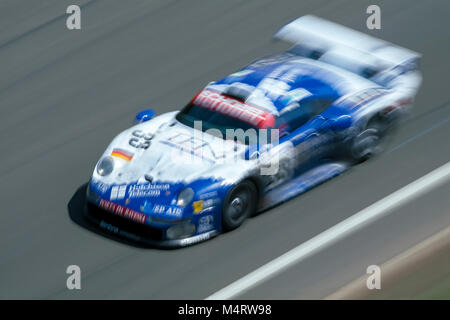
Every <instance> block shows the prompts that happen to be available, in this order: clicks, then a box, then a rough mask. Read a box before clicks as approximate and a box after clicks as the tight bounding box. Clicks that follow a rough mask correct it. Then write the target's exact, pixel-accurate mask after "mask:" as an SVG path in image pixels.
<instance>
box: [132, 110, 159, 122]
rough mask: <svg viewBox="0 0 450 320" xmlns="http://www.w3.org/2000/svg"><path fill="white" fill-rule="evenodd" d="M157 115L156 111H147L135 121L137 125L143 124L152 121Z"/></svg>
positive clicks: (139, 114)
mask: <svg viewBox="0 0 450 320" xmlns="http://www.w3.org/2000/svg"><path fill="white" fill-rule="evenodd" d="M154 115H155V111H154V110H153V109H146V110H142V111H141V112H139V113H138V114H137V115H136V117H135V119H134V122H135V123H141V122H145V121H148V120H150V119H151V118H153V116H154Z"/></svg>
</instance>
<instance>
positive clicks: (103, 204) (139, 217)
mask: <svg viewBox="0 0 450 320" xmlns="http://www.w3.org/2000/svg"><path fill="white" fill-rule="evenodd" d="M99 206H100V208H102V209H105V210H107V211H110V212H112V213H114V214H116V215H118V216H121V217H124V218H127V219H130V220H133V221H135V222H138V223H142V224H143V223H145V219H146V218H147V216H146V215H145V214H143V213H140V212H137V211H135V210H132V209H130V208H126V207H123V206H121V205H118V204H116V203H114V202H111V201H108V200H105V199H101V200H100V204H99Z"/></svg>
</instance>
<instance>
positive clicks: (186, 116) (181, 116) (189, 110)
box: [176, 103, 259, 144]
mask: <svg viewBox="0 0 450 320" xmlns="http://www.w3.org/2000/svg"><path fill="white" fill-rule="evenodd" d="M176 119H177V120H178V121H180V122H181V123H182V124H184V125H186V126H189V127H191V128H194V122H195V121H201V130H202V131H203V132H205V131H207V130H210V129H216V130H218V131H219V132H220V133H221V138H222V139H227V138H228V139H234V140H235V141H237V142H239V143H242V144H252V143H256V142H257V141H258V132H259V130H258V129H257V128H256V127H254V126H252V125H251V124H249V123H247V122H245V121H242V120H239V119H236V118H233V117H230V116H228V115H225V114H222V113H219V112H215V111H212V110H208V109H206V108H203V107H200V106H198V105H195V104H192V103H189V104H188V105H187V106H186V107H185V108H184V109H183V110H181V111H180V112H179V113H178V114H177V116H176ZM195 128H196V129H200V126H199V123H197V124H196V126H195ZM227 129H232V130H233V132H234V133H233V134H232V135H230V132H228V134H227V131H226V130H227ZM237 129H242V130H243V131H246V133H247V134H245V135H242V134H239V132H237V131H236V130H237ZM249 129H250V130H249ZM251 129H253V130H251ZM247 130H249V131H247ZM211 132H212V130H210V131H209V132H208V133H211ZM217 133H218V132H217ZM252 134H253V136H252Z"/></svg>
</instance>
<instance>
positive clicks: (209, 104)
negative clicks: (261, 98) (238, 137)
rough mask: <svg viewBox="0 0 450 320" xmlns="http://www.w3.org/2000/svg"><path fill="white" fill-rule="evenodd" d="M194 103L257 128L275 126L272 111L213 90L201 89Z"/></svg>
mask: <svg viewBox="0 0 450 320" xmlns="http://www.w3.org/2000/svg"><path fill="white" fill-rule="evenodd" d="M193 103H194V104H196V105H198V106H201V107H203V108H207V109H210V110H212V111H216V112H219V113H222V114H226V115H228V116H230V117H233V118H236V119H239V120H242V121H245V122H247V123H249V124H252V125H254V126H255V127H257V128H267V127H273V125H274V122H275V118H274V116H273V115H272V114H271V113H269V112H267V111H265V110H263V109H260V108H257V107H254V106H251V105H248V104H245V103H242V102H239V101H237V100H235V99H232V98H228V97H226V96H224V95H222V94H220V93H217V92H214V91H211V90H203V91H201V92H200V93H199V94H198V95H197V96H196V97H195V98H194V101H193Z"/></svg>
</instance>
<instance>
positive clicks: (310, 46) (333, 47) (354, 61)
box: [274, 15, 421, 82]
mask: <svg viewBox="0 0 450 320" xmlns="http://www.w3.org/2000/svg"><path fill="white" fill-rule="evenodd" d="M274 38H276V39H280V40H284V41H287V42H290V43H293V44H294V47H293V48H292V49H291V50H290V52H291V53H294V54H297V55H300V56H304V57H309V58H314V59H317V60H319V61H323V62H326V63H328V64H331V65H335V66H338V67H340V68H342V69H346V70H348V71H351V72H353V73H356V74H359V75H361V76H364V77H366V78H380V80H381V78H382V79H383V81H382V82H385V80H387V79H386V76H387V74H389V77H390V78H391V79H392V76H395V75H401V74H404V73H406V72H408V71H415V70H417V69H418V65H419V60H420V58H421V55H420V54H419V53H417V52H414V51H412V50H409V49H406V48H402V47H399V46H396V45H394V44H392V43H389V42H387V41H384V40H381V39H377V38H375V37H371V36H369V35H367V34H364V33H362V32H359V31H356V30H353V29H350V28H347V27H344V26H341V25H339V24H336V23H333V22H330V21H327V20H324V19H321V18H318V17H315V16H312V15H307V16H303V17H300V18H298V19H296V20H294V21H292V22H290V23H288V24H287V25H285V26H284V27H282V28H281V29H280V30H279V31H278V32H277V33H276V34H275V35H274ZM380 73H384V75H383V76H382V77H379V76H380ZM377 75H378V76H377ZM373 80H375V79H373Z"/></svg>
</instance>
